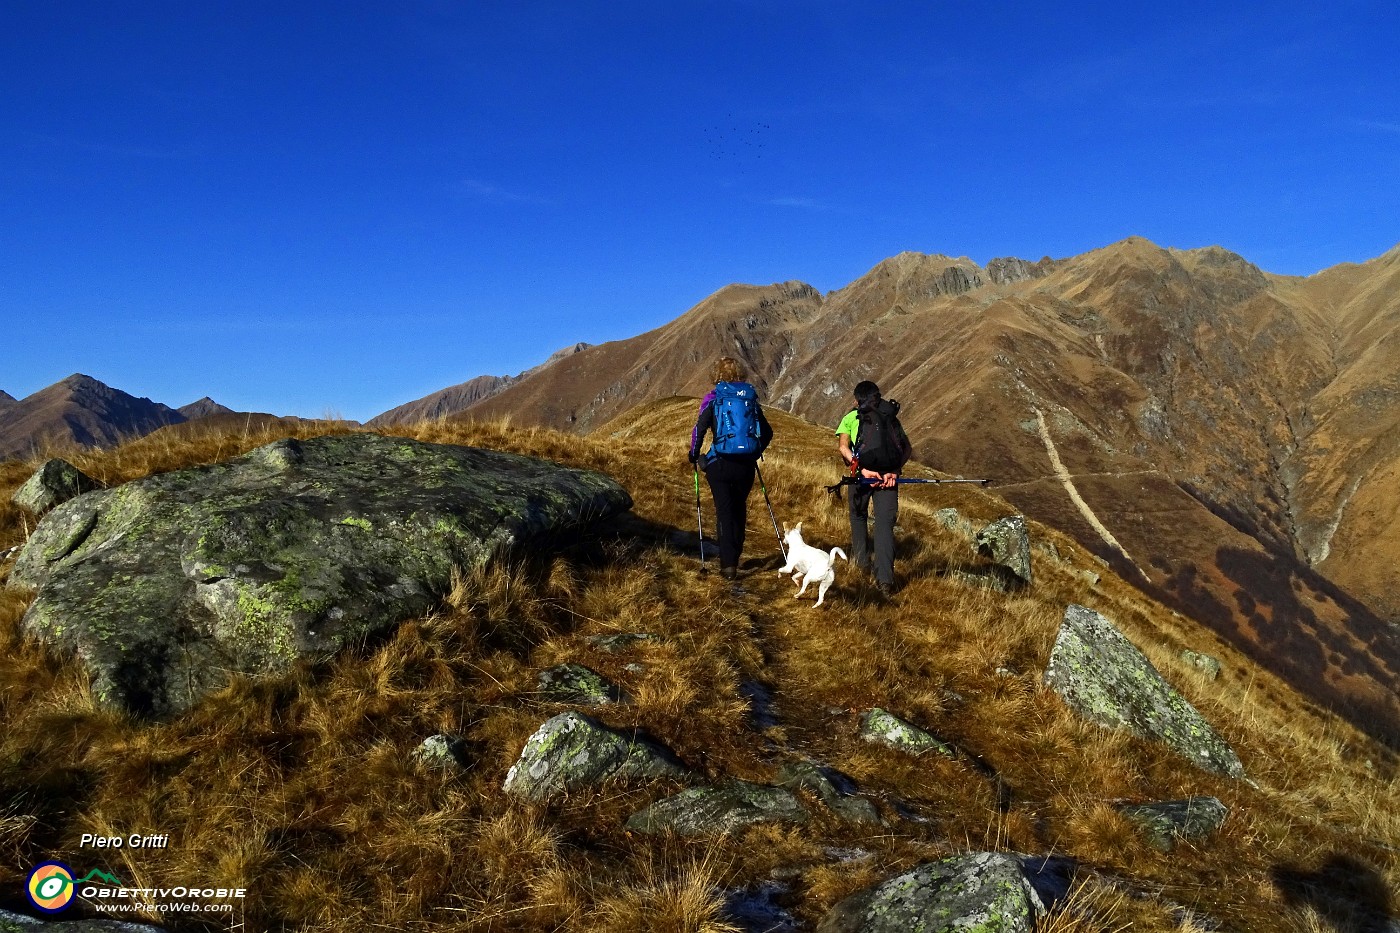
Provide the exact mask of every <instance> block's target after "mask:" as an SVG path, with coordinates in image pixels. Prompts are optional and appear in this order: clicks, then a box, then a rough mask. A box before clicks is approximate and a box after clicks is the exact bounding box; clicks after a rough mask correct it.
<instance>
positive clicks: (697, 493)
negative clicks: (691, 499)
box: [691, 463, 706, 571]
mask: <svg viewBox="0 0 1400 933" xmlns="http://www.w3.org/2000/svg"><path fill="white" fill-rule="evenodd" d="M691 466H693V467H695V523H696V524H697V525H699V526H700V570H701V571H704V570H705V569H706V568H705V520H704V519H702V518H701V517H700V464H698V463H692V464H691Z"/></svg>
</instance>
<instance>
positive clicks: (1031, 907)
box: [817, 852, 1045, 933]
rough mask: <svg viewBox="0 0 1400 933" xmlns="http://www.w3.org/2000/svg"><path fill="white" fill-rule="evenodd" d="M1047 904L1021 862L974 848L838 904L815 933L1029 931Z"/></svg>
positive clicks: (919, 868)
mask: <svg viewBox="0 0 1400 933" xmlns="http://www.w3.org/2000/svg"><path fill="white" fill-rule="evenodd" d="M1044 911H1045V905H1044V903H1043V902H1042V901H1041V899H1040V896H1039V895H1038V894H1037V893H1036V891H1035V888H1033V887H1032V886H1031V883H1030V881H1029V879H1027V877H1026V874H1025V871H1024V870H1023V869H1022V868H1021V863H1020V862H1019V861H1018V860H1017V859H1015V858H1013V857H1012V856H1009V855H1004V854H1002V853H999V852H976V853H972V854H970V855H959V856H953V857H952V858H946V859H941V860H939V861H937V862H930V863H927V864H924V865H920V866H918V867H917V868H914V869H912V870H911V871H907V872H905V873H904V874H902V875H899V876H897V877H895V878H891V879H890V880H888V881H886V882H884V883H882V884H879V885H877V886H875V887H873V888H868V889H866V890H865V891H861V892H859V893H856V894H852V895H851V896H850V897H848V898H846V899H845V900H843V901H841V902H839V903H838V904H837V905H836V906H835V907H833V908H832V909H831V912H830V913H828V914H827V915H826V917H825V918H823V920H822V922H821V923H820V924H818V926H817V933H939V931H949V933H951V931H955V930H964V931H979V933H980V931H988V933H992V931H997V933H1030V930H1031V928H1032V926H1033V924H1034V923H1035V919H1036V917H1037V916H1038V915H1039V914H1041V913H1043V912H1044Z"/></svg>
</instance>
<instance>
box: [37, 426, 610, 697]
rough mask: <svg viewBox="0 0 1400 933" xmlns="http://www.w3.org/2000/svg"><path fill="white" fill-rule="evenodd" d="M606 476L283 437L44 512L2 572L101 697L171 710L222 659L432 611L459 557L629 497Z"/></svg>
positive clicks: (554, 528)
mask: <svg viewBox="0 0 1400 933" xmlns="http://www.w3.org/2000/svg"><path fill="white" fill-rule="evenodd" d="M631 504H632V503H631V498H630V497H629V496H628V494H627V492H626V491H625V490H623V489H622V487H620V486H619V485H618V484H617V483H616V482H614V481H613V480H612V479H611V478H609V477H607V476H604V475H602V474H600V473H593V472H590V471H586V470H574V469H568V468H565V467H562V466H559V465H557V464H553V463H549V462H547V461H543V460H538V459H534V458H530V457H522V456H517V455H514V454H506V453H500V452H497V451H489V450H481V449H477V448H472V447H462V446H452V445H445V444H427V443H421V442H418V441H411V440H406V439H403V438H392V437H383V436H380V435H377V434H349V435H339V436H332V437H317V438H312V439H309V440H304V441H297V440H282V441H277V442H276V443H273V444H268V445H266V446H264V447H260V448H258V449H257V450H254V451H252V452H251V453H248V454H246V455H244V456H242V457H238V458H236V459H233V460H229V461H227V462H224V463H219V464H214V465H212V466H205V467H198V468H194V469H189V470H180V471H176V472H171V473H164V474H160V475H157V476H151V477H147V478H146V479H143V480H138V481H135V482H131V483H127V484H125V485H123V486H120V487H117V488H115V489H110V490H102V491H95V492H89V493H87V494H85V495H82V496H79V497H77V498H76V499H73V500H71V501H69V502H66V503H64V504H62V505H60V506H58V507H57V508H55V509H54V510H53V511H52V512H50V513H49V514H48V516H47V517H45V518H44V520H43V521H41V522H40V523H39V526H38V527H37V529H36V530H35V532H34V534H33V535H32V536H31V538H30V540H29V542H28V543H27V545H26V547H25V549H24V552H23V553H22V554H21V555H20V558H19V560H18V561H17V562H16V564H15V568H14V572H13V573H12V575H11V579H10V585H12V586H25V587H37V588H38V590H39V592H38V594H37V596H36V597H35V599H34V602H33V604H32V605H31V607H30V609H29V611H28V612H27V613H26V615H25V617H24V621H23V626H24V629H25V631H26V632H27V633H28V634H30V635H33V636H36V637H38V638H40V639H43V640H44V641H47V642H49V643H51V644H54V645H57V646H60V647H62V648H66V649H70V650H73V651H75V652H76V653H77V655H78V656H79V657H80V658H81V659H82V660H83V661H84V662H85V663H86V664H87V666H88V668H89V670H90V671H91V674H92V677H93V686H94V690H95V693H96V695H97V697H98V698H99V699H100V700H101V701H102V702H104V703H106V704H108V705H111V706H116V707H122V708H126V709H128V710H132V711H135V712H140V713H154V714H157V715H161V714H168V713H173V712H179V711H181V710H183V709H186V708H188V707H189V706H190V705H191V704H193V703H194V702H196V701H197V700H198V699H199V697H201V696H202V695H204V694H205V693H207V692H208V691H210V690H212V689H216V688H217V687H219V686H221V685H222V684H223V683H224V682H226V679H227V673H228V672H241V673H245V674H266V673H281V672H284V671H286V670H287V669H289V668H290V666H291V665H292V664H293V663H294V662H295V661H297V660H298V659H303V658H306V659H312V660H321V659H324V658H327V657H329V656H331V655H333V654H334V653H336V652H337V651H339V650H340V649H341V648H343V647H345V646H346V645H350V644H357V643H361V642H363V640H364V639H365V638H366V637H367V636H368V635H371V634H372V633H374V632H377V631H380V630H382V629H384V628H386V627H388V626H390V625H392V624H394V623H396V622H399V621H401V620H403V619H405V618H409V617H411V616H413V615H416V614H421V613H422V612H424V611H426V610H427V609H429V608H430V607H431V606H432V605H433V604H434V602H435V601H436V600H437V599H438V598H440V596H441V595H442V594H444V593H446V592H447V591H448V590H449V589H450V587H451V581H452V575H453V572H454V571H456V570H464V571H470V570H472V569H474V568H477V567H480V566H482V565H483V564H485V563H486V562H487V561H489V560H490V559H491V558H492V557H494V556H495V555H497V554H498V553H501V552H502V551H503V550H505V549H508V548H511V547H516V546H521V547H524V546H543V545H547V544H548V543H550V542H551V541H552V540H555V539H556V537H558V536H562V535H565V534H568V533H571V532H573V531H575V530H577V529H579V528H581V527H583V526H585V525H587V524H588V523H590V522H592V521H595V520H597V519H600V518H604V517H607V516H609V515H612V514H614V513H617V512H619V511H622V510H625V509H628V508H630V507H631Z"/></svg>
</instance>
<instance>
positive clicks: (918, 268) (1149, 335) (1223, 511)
mask: <svg viewBox="0 0 1400 933" xmlns="http://www.w3.org/2000/svg"><path fill="white" fill-rule="evenodd" d="M1397 296H1400V249H1397V250H1392V251H1391V252H1389V253H1387V254H1386V255H1384V256H1382V257H1379V258H1378V259H1376V260H1372V261H1371V262H1367V263H1363V264H1360V265H1355V266H1342V267H1337V268H1336V269H1332V270H1328V271H1326V272H1323V273H1320V274H1318V275H1315V276H1312V277H1310V278H1296V277H1283V276H1275V275H1270V274H1267V273H1264V272H1262V271H1260V270H1259V269H1258V268H1256V267H1255V266H1253V265H1252V264H1250V263H1249V262H1247V261H1246V260H1245V259H1243V258H1242V257H1240V256H1237V255H1235V254H1234V253H1231V252H1229V251H1227V250H1224V249H1220V248H1218V247H1208V248H1204V249H1191V250H1175V249H1163V248H1161V247H1158V246H1156V245H1154V244H1152V243H1150V242H1148V241H1146V240H1143V239H1141V238H1136V237H1134V238H1130V239H1127V240H1124V241H1122V242H1119V243H1115V244H1112V245H1110V246H1107V247H1104V248H1102V249H1099V250H1094V251H1092V252H1089V253H1086V254H1084V255H1081V256H1076V257H1072V258H1068V259H1061V260H1048V259H1046V260H1042V261H1040V262H1038V263H1030V262H1025V261H1023V260H1017V259H998V260H994V261H992V262H991V263H989V264H988V265H987V267H986V268H983V267H980V266H978V265H977V264H976V263H973V262H971V261H970V260H967V259H952V258H949V257H945V256H928V255H922V254H918V253H902V254H900V255H898V256H895V257H892V258H890V259H887V260H885V261H883V262H881V263H879V264H877V265H876V266H875V267H874V268H873V269H871V271H870V272H869V273H867V274H866V275H864V276H862V277H861V278H860V279H858V280H856V281H855V282H852V283H851V284H850V285H848V286H846V287H845V288H843V289H840V290H838V291H836V292H832V293H830V294H828V295H826V296H822V295H820V294H819V293H818V292H817V291H816V290H815V289H812V288H811V287H809V286H805V285H802V284H800V283H787V284H785V285H771V286H743V285H735V286H729V287H727V288H724V289H721V290H720V291H719V292H717V293H715V294H714V295H712V296H711V297H709V298H707V299H705V300H704V301H702V302H701V303H700V304H698V305H696V306H695V307H694V308H692V309H691V310H689V311H687V312H686V313H685V314H683V315H681V316H680V317H679V318H677V319H676V320H675V321H672V322H671V323H669V324H666V325H664V326H662V327H660V328H657V329H656V330H653V331H650V332H648V333H646V334H642V335H640V336H637V337H634V338H631V339H629V340H623V341H617V342H615V343H610V344H605V345H602V346H599V347H594V348H591V349H590V350H588V351H585V352H583V353H580V354H578V355H577V356H575V357H572V358H570V359H568V360H565V361H562V362H560V363H559V364H558V365H556V366H553V367H550V369H549V370H548V371H547V372H544V373H541V374H539V375H538V376H535V377H532V378H525V379H521V380H520V381H519V382H517V383H514V384H512V385H511V386H508V387H507V388H505V389H504V390H502V391H500V392H499V393H497V394H495V395H493V396H492V397H491V398H489V399H487V400H486V401H484V402H482V403H480V404H479V405H477V406H474V407H473V408H471V409H469V410H468V416H470V417H497V416H502V415H510V416H511V417H513V418H516V419H520V420H523V421H526V422H530V421H533V422H537V423H541V424H545V425H550V426H554V427H560V428H567V429H572V430H579V431H585V430H588V429H589V428H591V427H592V426H594V425H597V424H600V423H603V422H605V421H607V420H609V419H611V418H614V417H616V416H617V415H619V414H621V413H623V412H625V411H626V410H627V409H628V408H629V407H631V406H633V405H637V404H641V403H644V402H646V401H648V400H650V399H655V398H662V397H666V396H670V395H675V394H694V395H698V394H700V393H701V392H702V391H703V390H704V387H705V384H706V376H707V371H708V368H709V366H710V364H711V362H712V361H713V359H714V358H715V357H717V356H720V355H731V356H735V357H737V358H740V359H742V360H743V361H744V362H745V364H746V365H747V366H748V368H749V371H750V373H751V375H752V381H753V382H754V383H755V384H756V385H757V386H758V387H759V390H760V393H761V397H763V398H765V399H766V400H768V405H769V407H770V408H784V409H786V410H789V411H791V412H793V413H795V414H798V415H800V416H802V417H803V418H806V419H809V420H812V421H814V422H816V423H819V424H833V425H834V424H835V422H836V421H837V420H838V419H839V417H840V415H841V414H842V413H843V412H844V411H846V410H847V409H848V408H849V405H850V401H849V394H850V389H851V387H852V386H853V385H854V384H855V383H856V382H857V381H859V380H861V379H874V380H875V381H877V382H878V383H879V384H880V386H881V388H882V389H883V390H884V393H885V395H886V397H891V398H896V399H898V400H900V401H901V402H902V403H903V405H904V409H903V414H902V417H903V420H904V423H905V425H906V427H907V428H908V429H909V432H910V434H911V436H912V438H913V441H914V444H915V447H916V450H917V455H918V456H919V457H920V458H921V459H923V460H924V461H925V462H927V463H929V464H931V465H933V466H935V467H936V468H938V469H941V470H945V471H947V472H948V473H951V474H955V475H964V476H990V477H993V478H995V479H996V480H997V481H998V483H999V484H1000V486H1001V488H1002V489H1004V490H1005V495H1007V496H1008V497H1009V498H1010V499H1012V501H1014V502H1016V504H1017V505H1018V506H1019V507H1021V508H1023V509H1025V510H1026V511H1027V512H1028V514H1031V515H1034V516H1036V517H1039V518H1041V519H1043V520H1046V521H1050V522H1053V523H1055V524H1058V525H1059V526H1060V527H1063V528H1065V529H1066V530H1068V531H1070V532H1071V533H1073V534H1074V535H1075V536H1076V538H1077V539H1078V540H1079V541H1080V542H1081V543H1082V544H1083V545H1084V546H1085V547H1087V548H1089V549H1091V550H1092V551H1094V552H1095V553H1097V554H1099V555H1100V556H1101V557H1103V558H1104V559H1106V560H1109V561H1111V562H1114V564H1115V566H1117V567H1118V568H1119V569H1120V570H1121V571H1122V572H1124V573H1125V574H1127V575H1129V576H1130V577H1131V578H1133V579H1137V580H1138V582H1139V583H1140V584H1141V585H1143V586H1145V587H1147V588H1148V589H1149V590H1150V591H1151V592H1154V593H1156V594H1158V595H1160V596H1162V597H1163V598H1165V599H1168V600H1170V601H1172V602H1173V603H1174V604H1175V605H1176V606H1177V607H1178V608H1179V609H1180V610H1181V611H1183V612H1188V613H1191V614H1193V615H1196V616H1198V617H1200V618H1202V619H1204V620H1206V621H1208V622H1210V623H1211V624H1212V625H1214V626H1216V628H1217V629H1218V630H1219V631H1221V632H1222V633H1224V634H1226V635H1227V636H1228V637H1230V638H1231V639H1232V640H1233V641H1234V642H1235V643H1236V644H1238V645H1240V646H1241V647H1243V648H1246V649H1247V650H1250V651H1252V652H1254V653H1255V655H1256V656H1257V657H1259V658H1261V659H1267V660H1269V661H1270V663H1273V664H1275V665H1276V666H1277V667H1278V668H1279V669H1280V670H1289V671H1291V674H1290V676H1292V677H1293V678H1294V679H1295V681H1296V682H1298V683H1300V684H1306V685H1307V686H1308V688H1309V689H1310V690H1312V691H1314V693H1315V695H1317V696H1319V697H1322V698H1324V699H1326V700H1327V701H1328V702H1329V703H1333V704H1336V705H1338V706H1339V707H1345V706H1347V705H1348V704H1349V703H1351V702H1352V701H1353V700H1355V701H1358V702H1361V703H1362V705H1363V707H1367V708H1370V709H1372V710H1374V709H1376V708H1377V707H1375V706H1374V705H1373V704H1376V703H1380V704H1381V705H1382V707H1384V708H1390V707H1391V706H1392V705H1393V704H1394V696H1395V693H1396V684H1397V677H1400V649H1397V644H1396V643H1397V638H1396V632H1397V628H1396V623H1397V622H1400V603H1397V601H1396V600H1397V597H1396V595H1395V594H1396V593H1397V592H1400V525H1398V524H1397V522H1400V519H1397V499H1400V492H1398V491H1397V490H1400V484H1397V483H1396V482H1395V480H1396V479H1397V478H1400V475H1398V474H1400V404H1397V399H1400V375H1398V374H1400V333H1397V332H1398V331H1400V297H1397ZM680 443H681V442H680V441H678V445H679V444H680ZM1168 516H1169V517H1170V521H1159V520H1157V518H1159V517H1160V518H1166V517H1168ZM1356 715H1358V716H1364V715H1368V714H1363V713H1356Z"/></svg>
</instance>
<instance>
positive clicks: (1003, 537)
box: [977, 515, 1031, 591]
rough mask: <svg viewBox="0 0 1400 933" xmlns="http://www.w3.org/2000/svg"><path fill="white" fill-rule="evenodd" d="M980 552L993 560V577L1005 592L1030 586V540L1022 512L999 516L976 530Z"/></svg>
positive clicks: (978, 550)
mask: <svg viewBox="0 0 1400 933" xmlns="http://www.w3.org/2000/svg"><path fill="white" fill-rule="evenodd" d="M977 553H979V554H981V555H982V556H983V557H985V558H987V559H988V560H990V561H991V562H992V566H991V568H990V569H991V570H992V571H993V574H992V575H991V579H993V580H995V581H997V582H998V583H999V584H1000V585H999V586H998V588H999V589H1002V590H1005V591H1011V590H1018V589H1023V588H1025V587H1028V586H1030V585H1031V539H1030V534H1029V532H1027V530H1026V519H1025V516H1023V515H1008V516H1007V517H1006V518H1001V519H997V520H996V521H994V522H992V523H991V524H990V525H988V526H987V527H986V528H983V529H982V530H981V531H979V532H978V533H977Z"/></svg>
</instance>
